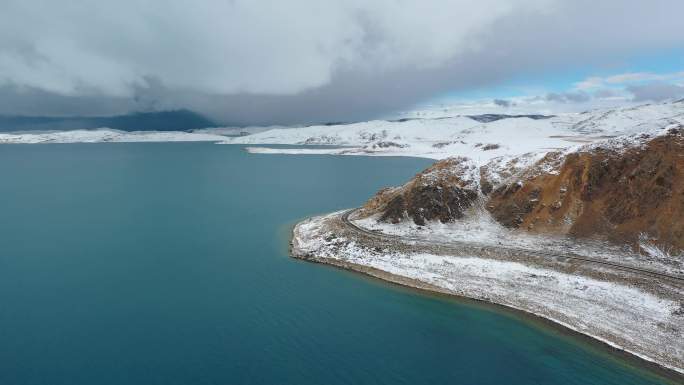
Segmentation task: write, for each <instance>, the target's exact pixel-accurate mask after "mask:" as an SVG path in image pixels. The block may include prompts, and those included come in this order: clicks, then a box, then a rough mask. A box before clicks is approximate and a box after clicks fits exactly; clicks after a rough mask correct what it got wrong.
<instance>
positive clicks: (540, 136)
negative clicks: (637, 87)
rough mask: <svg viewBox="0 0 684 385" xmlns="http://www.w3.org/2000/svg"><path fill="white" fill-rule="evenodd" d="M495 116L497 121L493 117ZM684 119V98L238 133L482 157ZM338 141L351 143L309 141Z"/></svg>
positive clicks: (251, 138) (370, 149) (366, 150)
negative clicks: (540, 112)
mask: <svg viewBox="0 0 684 385" xmlns="http://www.w3.org/2000/svg"><path fill="white" fill-rule="evenodd" d="M489 120H491V121H489ZM675 123H684V102H681V101H679V102H674V103H661V104H647V105H641V106H637V107H625V108H616V109H608V110H595V111H588V112H583V113H569V114H562V115H556V116H551V117H544V116H531V117H525V116H523V117H519V116H505V115H499V116H492V117H491V119H489V118H488V119H484V118H483V117H482V116H454V117H443V118H427V119H403V120H398V121H384V120H376V121H369V122H362V123H354V124H346V125H334V126H324V125H322V126H310V127H301V128H276V129H271V130H267V131H263V132H260V133H256V134H253V135H247V136H242V137H238V138H230V139H228V140H226V141H225V143H231V144H261V145H263V144H289V145H298V146H303V148H298V149H292V148H285V149H283V148H279V149H271V148H264V147H255V148H249V150H250V151H251V152H259V153H298V154H307V153H312V154H321V153H327V154H341V155H342V154H356V155H403V156H420V157H427V158H434V159H443V158H447V157H449V156H454V155H460V156H466V157H469V158H471V159H473V160H474V161H476V162H478V163H484V162H487V161H490V160H491V159H494V158H497V157H500V156H504V155H508V156H510V155H521V154H524V153H528V152H543V150H547V151H548V150H551V149H561V148H568V147H570V146H573V145H576V144H580V143H590V142H593V141H596V140H599V139H604V138H606V137H611V136H617V135H625V134H633V133H638V132H649V131H654V130H658V129H661V128H663V127H666V126H668V125H671V124H675ZM308 145H333V146H344V147H345V148H337V149H333V148H330V149H321V148H308V149H307V148H306V146H308Z"/></svg>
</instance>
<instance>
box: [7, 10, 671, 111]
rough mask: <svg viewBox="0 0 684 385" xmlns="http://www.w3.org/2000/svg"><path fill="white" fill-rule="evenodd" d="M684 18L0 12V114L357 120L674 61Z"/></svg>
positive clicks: (591, 13) (606, 13)
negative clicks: (478, 91)
mask: <svg viewBox="0 0 684 385" xmlns="http://www.w3.org/2000/svg"><path fill="white" fill-rule="evenodd" d="M681 14H684V2H682V1H681V0H652V1H648V2H645V1H624V0H603V1H600V2H597V1H595V0H481V1H477V2H475V1H470V0H374V1H368V0H290V1H276V0H202V1H197V2H188V1H185V0H117V1H108V2H105V1H92V0H71V1H67V2H59V1H53V0H2V1H0V98H1V99H2V100H3V103H0V113H25V114H41V113H46V111H47V112H50V113H58V114H78V113H81V114H82V113H88V114H96V113H97V114H103V113H118V112H122V111H126V110H131V109H136V108H141V105H142V108H177V107H186V108H192V109H195V110H198V111H200V112H204V113H207V114H210V115H211V116H212V117H214V118H218V119H221V120H224V121H226V122H231V123H238V124H240V123H247V124H251V123H259V124H269V123H291V122H312V121H317V122H321V121H333V120H335V121H339V120H345V121H346V120H355V119H366V118H370V117H373V116H377V115H379V114H382V113H384V112H387V111H391V110H397V109H401V108H405V107H407V106H410V105H412V104H414V103H416V102H420V101H424V100H426V99H429V98H433V97H435V96H436V95H439V94H443V93H446V92H449V91H459V90H468V89H475V88H482V87H491V86H494V85H496V84H500V83H501V82H502V81H505V80H507V79H511V78H514V77H529V76H530V74H537V73H559V72H564V71H573V70H574V69H576V68H577V67H578V66H582V67H583V68H585V67H590V68H593V67H599V68H603V66H605V65H611V64H613V63H615V62H620V61H622V60H625V59H626V58H629V57H634V56H636V55H638V54H640V53H643V52H655V51H658V50H668V49H673V48H677V47H682V46H684V34H682V33H680V31H679V29H680V25H681V20H680V19H681V16H680V15H681ZM625 25H629V27H630V28H624V26H625ZM631 76H635V75H633V74H632V75H631ZM609 81H610V80H609V79H606V78H595V79H588V80H587V81H586V82H585V84H584V85H581V86H578V87H579V88H581V89H582V90H589V91H592V90H595V89H599V88H601V87H602V85H609V86H610V87H614V86H616V85H615V84H614V83H610V82H609ZM613 81H619V79H613ZM589 93H591V92H589ZM578 95H579V98H580V99H583V97H582V95H581V94H578ZM578 95H570V98H569V99H573V98H575V99H577V96H578ZM566 99H567V98H566ZM141 101H142V102H141Z"/></svg>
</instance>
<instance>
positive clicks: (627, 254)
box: [353, 202, 684, 275]
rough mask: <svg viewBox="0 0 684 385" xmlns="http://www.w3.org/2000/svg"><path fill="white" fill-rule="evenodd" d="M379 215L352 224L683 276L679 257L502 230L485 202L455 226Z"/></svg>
mask: <svg viewBox="0 0 684 385" xmlns="http://www.w3.org/2000/svg"><path fill="white" fill-rule="evenodd" d="M378 218H379V215H374V216H370V217H367V218H364V219H358V220H353V223H354V224H355V225H357V226H359V227H362V228H365V229H368V230H371V231H376V232H380V233H383V234H389V235H397V236H401V237H406V238H409V239H412V240H416V241H419V242H420V241H424V242H431V243H446V244H449V243H459V242H462V243H467V244H470V245H482V246H496V247H508V248H520V249H525V250H532V251H540V252H551V253H557V254H560V255H563V254H567V253H574V254H577V255H581V256H585V257H591V258H594V259H599V260H605V261H611V262H617V263H620V264H623V265H630V266H633V267H638V268H646V269H652V270H656V271H663V272H668V273H671V274H679V275H684V265H683V264H682V260H681V259H680V257H679V256H671V255H669V254H668V255H667V256H669V258H668V257H667V256H665V255H664V254H662V253H660V254H658V253H646V252H645V253H642V254H638V253H635V252H634V251H633V250H632V249H631V248H629V247H628V246H627V245H624V246H622V247H620V246H618V245H615V244H612V243H608V242H605V241H602V240H599V239H583V240H581V241H578V240H576V239H572V238H570V237H561V236H551V235H541V234H533V233H526V232H514V231H512V230H510V229H507V228H505V227H503V226H502V225H501V224H499V223H498V222H496V220H495V219H494V218H492V216H491V214H490V213H489V212H488V211H487V210H485V209H484V207H483V202H478V204H476V205H474V206H473V207H471V208H470V209H469V210H468V211H466V213H465V216H464V217H463V218H462V219H459V220H458V221H455V222H453V223H441V222H439V221H431V222H428V223H427V224H426V225H425V226H418V225H416V224H415V223H413V222H412V221H403V222H401V223H397V224H389V223H384V222H379V221H378Z"/></svg>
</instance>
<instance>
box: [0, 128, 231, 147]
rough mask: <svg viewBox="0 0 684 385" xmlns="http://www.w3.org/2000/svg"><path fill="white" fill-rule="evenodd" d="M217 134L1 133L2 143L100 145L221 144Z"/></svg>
mask: <svg viewBox="0 0 684 385" xmlns="http://www.w3.org/2000/svg"><path fill="white" fill-rule="evenodd" d="M225 139H226V137H225V136H223V135H220V134H215V133H204V132H178V131H164V132H161V131H159V132H156V131H154V132H151V131H138V132H126V131H118V130H111V129H107V128H102V129H97V130H73V131H52V132H24V133H0V143H27V144H35V143H99V142H220V141H223V140H225Z"/></svg>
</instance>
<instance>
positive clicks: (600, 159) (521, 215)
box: [486, 127, 684, 250]
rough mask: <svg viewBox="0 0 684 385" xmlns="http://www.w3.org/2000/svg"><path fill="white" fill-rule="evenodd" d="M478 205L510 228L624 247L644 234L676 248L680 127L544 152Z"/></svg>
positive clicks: (681, 226)
mask: <svg viewBox="0 0 684 385" xmlns="http://www.w3.org/2000/svg"><path fill="white" fill-rule="evenodd" d="M558 164H560V166H559V167H558V166H557V165H558ZM486 206H487V209H488V210H489V211H490V212H491V214H492V215H493V216H494V218H495V219H497V220H498V221H499V222H500V223H502V224H503V225H505V226H507V227H511V228H520V229H524V230H527V231H531V232H537V233H553V234H568V235H572V236H575V237H580V238H581V237H595V236H599V237H604V238H607V239H609V240H612V241H614V242H618V243H628V244H632V245H636V244H637V242H638V240H639V237H640V236H641V235H644V234H645V235H647V236H648V237H649V238H650V239H651V240H653V241H655V243H657V244H659V245H661V246H664V247H665V248H668V247H673V248H675V249H678V250H683V249H684V128H683V127H676V128H671V129H670V130H669V131H668V132H667V133H666V134H665V135H659V136H654V137H650V136H647V135H642V136H641V137H636V138H634V137H633V138H629V139H624V138H623V139H619V140H613V141H608V142H604V143H602V144H595V145H590V146H587V147H584V148H582V149H580V150H579V151H577V152H573V153H570V154H566V155H562V154H560V153H550V154H548V155H547V156H546V157H545V158H544V159H542V160H541V161H540V162H538V163H537V164H535V165H534V166H533V167H531V168H530V169H529V170H527V171H525V172H524V173H522V174H521V175H518V176H517V177H516V178H514V179H513V180H509V181H507V183H505V184H503V185H500V186H498V187H496V188H494V189H493V191H492V192H491V194H490V197H489V201H488V203H487V205H486Z"/></svg>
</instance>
